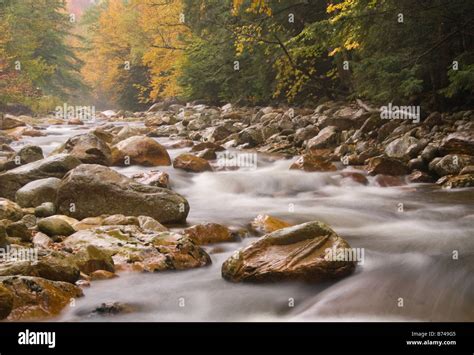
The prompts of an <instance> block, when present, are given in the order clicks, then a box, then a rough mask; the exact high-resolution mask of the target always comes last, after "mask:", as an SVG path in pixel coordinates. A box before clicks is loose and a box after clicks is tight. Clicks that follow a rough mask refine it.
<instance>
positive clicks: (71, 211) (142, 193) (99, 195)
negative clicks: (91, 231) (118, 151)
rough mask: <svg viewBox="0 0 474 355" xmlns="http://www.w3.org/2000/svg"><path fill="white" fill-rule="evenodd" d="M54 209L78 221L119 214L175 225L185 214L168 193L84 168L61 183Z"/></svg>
mask: <svg viewBox="0 0 474 355" xmlns="http://www.w3.org/2000/svg"><path fill="white" fill-rule="evenodd" d="M56 205H57V206H58V211H59V212H60V213H62V214H65V215H68V216H71V217H74V218H76V219H79V220H81V219H84V218H86V217H96V216H100V215H104V214H107V215H113V214H123V215H127V216H150V217H153V218H154V219H156V220H157V221H158V222H160V223H175V222H177V223H179V222H184V221H185V220H186V217H187V215H188V212H189V204H188V202H187V201H186V199H185V198H184V197H182V196H181V195H179V194H177V193H175V192H173V191H171V190H168V189H163V188H160V187H155V186H146V185H142V184H139V183H137V182H135V181H133V180H132V179H129V178H127V177H126V176H124V175H121V174H119V173H118V172H116V171H115V170H112V169H110V168H107V167H104V166H101V165H88V164H83V165H81V166H79V167H77V168H76V169H74V170H72V171H71V172H70V173H69V174H68V175H67V176H66V177H65V178H64V179H63V181H62V182H61V184H60V187H59V190H58V197H57V203H56Z"/></svg>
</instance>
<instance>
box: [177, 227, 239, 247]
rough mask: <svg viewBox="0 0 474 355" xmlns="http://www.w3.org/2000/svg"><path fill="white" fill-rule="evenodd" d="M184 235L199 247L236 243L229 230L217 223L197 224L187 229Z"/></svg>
mask: <svg viewBox="0 0 474 355" xmlns="http://www.w3.org/2000/svg"><path fill="white" fill-rule="evenodd" d="M183 234H184V235H185V236H187V237H188V238H190V239H191V240H193V241H194V242H195V243H196V244H198V245H203V244H211V243H222V242H232V241H234V237H233V236H232V233H231V231H230V230H229V228H227V227H226V226H223V225H221V224H217V223H201V224H197V225H195V226H192V227H189V228H186V229H185V230H184V231H183Z"/></svg>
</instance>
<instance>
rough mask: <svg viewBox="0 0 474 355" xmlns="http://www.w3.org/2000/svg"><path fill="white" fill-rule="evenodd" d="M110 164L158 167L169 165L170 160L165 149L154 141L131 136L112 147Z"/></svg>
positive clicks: (143, 137)
mask: <svg viewBox="0 0 474 355" xmlns="http://www.w3.org/2000/svg"><path fill="white" fill-rule="evenodd" d="M112 164H113V165H128V164H137V165H144V166H160V165H171V159H170V156H169V154H168V152H167V151H166V149H165V148H164V147H163V146H162V145H161V144H160V143H158V142H157V141H155V140H154V139H152V138H149V137H145V136H133V137H130V138H127V139H125V140H123V141H120V142H119V143H117V144H116V145H114V146H113V147H112Z"/></svg>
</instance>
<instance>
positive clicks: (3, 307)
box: [0, 285, 13, 320]
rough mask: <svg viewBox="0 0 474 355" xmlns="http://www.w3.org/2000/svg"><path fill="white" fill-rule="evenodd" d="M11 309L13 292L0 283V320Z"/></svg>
mask: <svg viewBox="0 0 474 355" xmlns="http://www.w3.org/2000/svg"><path fill="white" fill-rule="evenodd" d="M12 309H13V292H11V291H10V290H9V289H7V288H6V287H4V286H1V285H0V320H1V319H5V318H7V317H8V315H9V314H10V312H11V311H12Z"/></svg>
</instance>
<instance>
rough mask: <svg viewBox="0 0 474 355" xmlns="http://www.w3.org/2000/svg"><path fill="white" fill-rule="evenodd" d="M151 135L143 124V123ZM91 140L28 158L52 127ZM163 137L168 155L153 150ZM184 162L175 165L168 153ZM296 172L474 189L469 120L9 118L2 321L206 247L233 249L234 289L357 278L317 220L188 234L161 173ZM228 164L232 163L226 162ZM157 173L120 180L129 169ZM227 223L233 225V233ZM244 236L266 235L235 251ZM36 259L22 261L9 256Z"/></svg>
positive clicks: (250, 111)
mask: <svg viewBox="0 0 474 355" xmlns="http://www.w3.org/2000/svg"><path fill="white" fill-rule="evenodd" d="M142 122H143V123H144V125H143V124H140V123H142ZM65 124H68V125H70V126H76V125H77V127H81V126H83V125H87V127H90V129H89V130H88V132H87V133H84V134H78V135H76V136H73V137H71V138H69V139H68V140H67V141H65V142H63V144H62V145H61V146H59V147H57V148H56V149H55V150H54V151H52V152H51V153H50V154H48V155H47V156H46V154H44V152H43V150H42V149H41V147H38V146H34V145H21V148H19V149H15V147H16V145H15V143H16V142H18V141H20V140H21V141H24V142H28V138H29V137H42V136H45V135H46V134H47V132H46V130H45V128H46V127H47V126H48V125H65ZM157 137H168V138H171V139H172V143H169V145H167V146H165V145H162V144H160V143H158V142H157V141H156V140H155V139H154V138H157ZM172 148H182V149H185V150H186V152H185V153H182V154H179V155H178V156H177V157H175V158H174V159H171V157H170V155H169V154H168V151H167V150H168V149H172ZM229 152H231V153H232V154H233V156H234V157H235V156H236V155H239V154H252V153H260V154H266V155H269V156H271V157H273V158H274V159H290V158H291V159H293V161H292V162H291V164H289V169H298V170H303V171H305V172H307V173H308V174H312V173H317V172H327V173H331V174H336V175H339V176H341V178H343V179H349V180H351V181H352V182H354V183H355V184H361V185H367V184H369V178H370V177H374V178H373V179H372V178H370V181H371V182H370V183H373V184H375V185H376V186H378V187H381V188H383V187H386V186H402V185H407V184H413V183H428V184H432V186H434V187H436V186H438V187H439V188H446V189H457V188H465V187H472V186H474V111H463V112H455V113H438V112H432V113H430V114H429V115H427V116H426V117H424V118H422V119H421V120H420V122H413V120H400V119H398V120H396V119H393V120H387V119H383V118H382V117H381V115H380V112H378V111H377V110H375V109H372V108H370V107H367V106H366V105H361V104H360V103H359V104H357V103H354V104H346V103H336V102H329V103H327V104H324V105H320V106H318V107H317V108H316V109H306V108H271V107H265V108H257V107H252V108H242V107H233V106H232V105H230V104H228V105H225V106H223V107H210V106H206V105H203V104H194V105H192V104H187V105H182V104H179V103H177V102H173V101H165V102H161V103H158V104H155V105H153V106H152V107H151V108H150V110H149V111H147V112H137V113H131V112H123V111H122V112H120V111H119V112H114V111H107V112H104V113H102V114H100V116H99V117H98V121H97V122H95V123H90V122H83V121H81V120H79V119H72V120H69V121H67V122H65V121H64V120H62V119H58V118H55V117H54V116H49V117H40V118H37V117H30V116H12V115H7V114H0V248H1V250H3V251H4V252H3V254H2V255H0V256H2V258H0V319H7V320H28V319H44V318H47V317H52V316H55V315H57V314H58V313H59V312H61V310H62V309H63V308H64V307H66V306H68V305H70V304H71V302H73V300H74V299H75V298H77V297H81V296H82V288H84V287H88V286H89V285H90V283H91V282H94V281H97V280H103V279H110V278H113V277H117V276H118V275H119V274H120V272H128V271H130V272H159V271H165V270H186V269H190V268H197V267H205V266H206V265H209V264H210V263H211V256H209V255H208V252H206V250H205V247H204V246H205V245H208V244H214V243H221V242H236V243H235V250H236V252H235V254H234V255H232V256H231V257H230V258H229V259H228V260H227V261H225V262H224V264H223V265H222V276H223V278H224V279H226V280H228V281H232V282H279V281H286V280H303V281H305V282H313V283H314V282H320V281H322V280H334V279H338V278H341V277H344V276H347V275H349V274H351V273H352V272H353V271H354V270H355V268H356V264H355V263H354V261H353V260H327V258H325V251H326V250H327V249H331V250H336V251H337V250H345V249H349V248H350V246H349V244H348V243H347V241H345V240H344V239H343V236H338V235H337V234H336V233H335V232H334V231H333V230H332V229H331V227H330V226H327V225H326V224H324V223H322V222H319V221H308V222H307V223H303V224H299V225H296V226H292V225H291V224H290V223H288V222H286V221H282V220H279V219H277V218H274V217H272V216H267V215H262V216H256V219H255V220H254V221H248V223H249V225H248V228H247V229H246V230H237V229H233V228H229V226H225V225H222V224H217V223H213V221H203V223H200V224H197V225H193V226H189V225H187V224H186V218H187V216H188V213H189V211H190V208H191V209H192V208H193V206H192V205H191V206H190V204H189V203H188V201H187V199H186V196H183V195H181V194H179V193H178V192H176V191H173V190H172V189H171V188H170V187H171V184H170V181H169V180H170V178H169V176H168V175H167V174H166V173H165V172H163V171H160V166H161V167H163V166H169V167H171V166H172V167H173V169H177V170H181V171H183V172H186V173H189V174H200V173H203V172H208V173H212V172H217V171H222V170H232V169H239V168H240V167H239V166H238V164H236V165H235V164H234V165H232V164H223V161H222V160H223V159H229V158H228V156H227V155H225V154H226V153H229ZM224 163H225V162H224ZM133 165H137V166H143V167H147V168H148V169H149V170H147V171H146V172H143V173H139V174H135V175H133V176H125V175H124V174H122V173H121V172H119V171H118V168H120V167H127V166H133ZM231 219H232V216H229V220H231ZM247 235H252V236H259V237H260V238H259V239H256V240H255V241H253V242H252V243H251V244H250V245H248V246H246V247H244V248H239V244H238V243H237V242H239V241H240V240H241V239H242V238H244V237H245V236H247ZM15 250H17V251H31V255H29V258H28V255H26V256H27V257H25V255H23V257H18V255H16V256H15V255H13V254H14V251H15Z"/></svg>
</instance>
